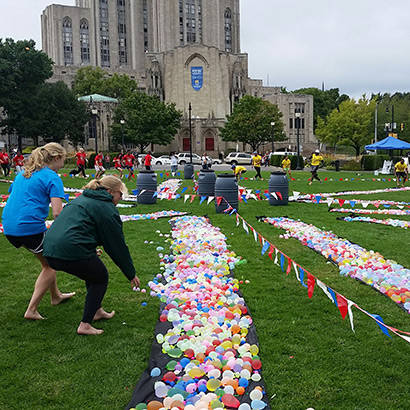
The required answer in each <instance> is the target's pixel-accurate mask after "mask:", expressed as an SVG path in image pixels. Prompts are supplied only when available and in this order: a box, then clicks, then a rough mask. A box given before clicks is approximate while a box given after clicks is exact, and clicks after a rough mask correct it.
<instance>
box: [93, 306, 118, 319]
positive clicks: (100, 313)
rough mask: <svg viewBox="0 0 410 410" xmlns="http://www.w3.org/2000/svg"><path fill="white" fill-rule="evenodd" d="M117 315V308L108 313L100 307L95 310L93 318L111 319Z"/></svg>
mask: <svg viewBox="0 0 410 410" xmlns="http://www.w3.org/2000/svg"><path fill="white" fill-rule="evenodd" d="M114 315H115V310H113V311H112V312H110V313H108V312H106V311H105V310H104V309H103V308H99V309H98V310H97V312H95V315H94V319H93V320H101V319H107V320H108V319H111V318H112V317H113V316H114Z"/></svg>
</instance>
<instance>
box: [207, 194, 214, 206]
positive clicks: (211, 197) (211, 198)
mask: <svg viewBox="0 0 410 410" xmlns="http://www.w3.org/2000/svg"><path fill="white" fill-rule="evenodd" d="M213 200H214V197H213V196H208V201H207V203H206V204H207V205H209V204H210V203H211V202H212V201H213Z"/></svg>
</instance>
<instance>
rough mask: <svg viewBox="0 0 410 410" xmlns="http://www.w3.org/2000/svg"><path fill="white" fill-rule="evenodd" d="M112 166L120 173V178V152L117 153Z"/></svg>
mask: <svg viewBox="0 0 410 410" xmlns="http://www.w3.org/2000/svg"><path fill="white" fill-rule="evenodd" d="M113 161H114V168H115V169H116V170H117V171H118V172H119V173H120V178H121V179H122V164H121V162H122V156H121V154H117V155H116V156H115V157H114V159H113Z"/></svg>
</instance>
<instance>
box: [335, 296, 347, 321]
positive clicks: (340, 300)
mask: <svg viewBox="0 0 410 410" xmlns="http://www.w3.org/2000/svg"><path fill="white" fill-rule="evenodd" d="M336 298H337V307H338V308H339V310H340V313H341V314H342V318H343V319H344V318H345V317H346V315H347V300H346V298H344V297H343V296H342V295H339V294H337V295H336Z"/></svg>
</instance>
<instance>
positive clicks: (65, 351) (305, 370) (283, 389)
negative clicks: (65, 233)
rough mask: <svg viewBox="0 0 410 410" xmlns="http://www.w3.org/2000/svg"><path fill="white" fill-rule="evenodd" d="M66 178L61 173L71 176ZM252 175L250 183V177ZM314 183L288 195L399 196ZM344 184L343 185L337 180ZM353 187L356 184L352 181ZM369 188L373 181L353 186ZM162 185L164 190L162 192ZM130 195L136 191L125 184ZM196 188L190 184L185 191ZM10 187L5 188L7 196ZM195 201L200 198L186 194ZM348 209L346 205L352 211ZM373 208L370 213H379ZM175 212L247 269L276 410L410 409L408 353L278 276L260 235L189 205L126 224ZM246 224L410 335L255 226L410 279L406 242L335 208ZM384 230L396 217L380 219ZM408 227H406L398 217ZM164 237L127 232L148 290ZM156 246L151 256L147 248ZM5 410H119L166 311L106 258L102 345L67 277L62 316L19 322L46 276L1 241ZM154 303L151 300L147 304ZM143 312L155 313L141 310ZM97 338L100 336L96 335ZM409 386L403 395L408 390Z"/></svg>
mask: <svg viewBox="0 0 410 410" xmlns="http://www.w3.org/2000/svg"><path fill="white" fill-rule="evenodd" d="M63 172H64V171H63ZM252 175H253V172H249V173H248V174H247V175H246V176H247V177H250V176H252ZM308 175H309V174H308V173H307V172H294V176H295V178H296V181H292V182H291V183H290V190H291V191H292V190H295V191H300V192H309V193H316V192H335V191H342V190H372V189H380V188H386V187H394V185H395V183H394V182H393V181H391V182H388V181H385V182H383V181H371V180H370V181H369V180H368V179H371V178H372V177H373V176H372V175H371V174H364V173H362V174H361V176H357V175H356V173H349V172H340V173H336V172H326V171H322V172H321V173H320V175H321V176H322V177H324V176H327V177H328V178H329V179H330V178H332V179H333V181H329V180H328V181H327V182H324V183H323V184H321V185H319V184H315V183H314V184H313V185H312V186H308V185H307V183H306V181H307V177H308ZM263 176H264V178H265V180H264V181H250V180H247V181H241V185H242V186H245V187H249V188H252V189H267V187H268V178H269V174H268V173H267V172H266V173H263ZM340 177H343V178H348V179H349V180H348V181H339V178H340ZM351 178H356V180H354V181H351V180H350V179H351ZM357 178H359V179H360V178H366V179H367V180H366V181H361V180H357ZM63 181H64V184H65V186H66V187H81V186H82V185H83V182H84V181H83V180H82V179H80V178H68V177H63ZM160 181H161V180H159V182H160ZM127 185H128V187H129V189H130V190H131V189H134V188H135V182H132V183H127ZM183 186H191V187H192V181H183ZM7 189H8V185H7V184H5V183H0V194H5V193H6V192H7ZM189 192H192V191H189ZM343 198H345V199H349V198H351V199H353V198H357V199H360V198H361V199H369V200H370V199H388V200H395V201H407V202H410V193H409V192H408V191H407V192H392V193H382V194H373V195H352V196H347V197H343ZM346 206H347V207H348V206H349V205H346ZM372 208H373V207H372V206H369V208H368V209H372ZM165 209H174V210H181V211H189V212H191V213H192V214H196V215H208V216H209V218H210V220H211V223H213V224H214V225H216V226H219V227H221V229H222V230H223V232H224V233H225V235H226V236H227V241H228V243H229V245H230V247H231V249H232V250H234V251H235V252H236V253H237V255H240V256H242V257H243V258H246V260H247V263H246V264H242V265H240V266H238V267H237V268H236V269H235V272H234V274H235V276H236V277H237V278H238V279H248V280H249V281H250V283H249V284H244V285H243V286H242V288H241V290H242V292H243V294H244V297H245V300H246V302H247V304H248V306H249V309H250V311H251V315H252V318H253V320H254V323H255V325H256V329H257V332H258V336H259V342H260V356H261V360H262V363H263V377H264V381H265V384H266V389H267V395H268V397H269V398H271V399H270V404H271V406H272V407H273V408H278V409H306V408H308V407H313V408H315V409H316V410H318V409H408V408H409V406H410V391H409V363H410V346H409V344H407V343H406V342H405V341H404V340H402V339H400V338H399V337H397V336H395V335H392V338H391V339H389V338H387V337H386V336H385V335H383V334H382V332H381V331H380V330H379V328H378V326H377V324H376V323H375V322H374V321H373V320H371V319H369V318H368V317H367V316H365V315H364V314H362V313H361V312H359V311H358V310H357V309H353V314H354V323H355V330H356V333H353V332H352V331H351V329H350V324H349V320H348V318H346V319H345V320H344V321H343V320H342V318H341V315H340V313H339V311H338V309H337V307H335V306H334V305H333V304H332V303H331V302H330V301H329V300H328V298H327V297H326V296H325V295H324V294H323V292H322V291H321V290H320V289H319V288H318V287H316V288H315V294H314V296H313V298H312V299H309V298H308V296H307V290H306V288H304V287H302V286H301V285H300V283H298V282H297V281H296V278H295V276H294V274H290V275H289V276H288V277H286V275H285V274H284V273H282V271H281V270H280V268H279V267H278V266H276V265H274V264H273V263H272V262H271V261H270V259H269V258H268V256H267V254H265V256H262V255H261V247H260V245H259V244H257V243H255V241H254V239H253V236H252V235H249V236H248V235H246V233H245V232H244V230H243V229H242V228H241V227H238V228H237V227H236V224H235V218H234V217H233V216H227V215H221V214H218V215H217V214H215V204H214V202H212V203H211V204H210V205H206V202H204V203H203V204H202V205H199V200H198V199H197V200H195V201H194V202H193V203H192V204H190V203H189V201H187V203H186V204H184V203H183V201H182V200H181V199H179V200H177V201H167V200H163V201H158V203H157V204H155V205H151V206H147V205H145V206H144V205H138V206H137V207H135V208H129V209H128V208H121V209H119V211H120V213H121V214H136V213H150V212H155V211H159V210H165ZM239 212H240V214H241V215H242V216H243V217H244V218H245V219H246V220H247V221H248V222H249V223H251V224H252V225H253V226H254V227H255V228H256V229H257V231H259V232H260V233H261V234H262V235H263V236H264V237H265V238H267V239H268V240H269V241H270V242H272V243H273V244H275V245H276V246H277V247H278V248H279V249H281V250H282V251H284V252H285V253H287V254H288V255H289V256H290V257H292V258H293V259H294V260H295V261H296V262H297V263H299V264H300V265H301V266H303V267H305V268H306V269H307V270H308V271H310V272H311V273H312V274H314V275H315V276H317V277H318V278H319V279H320V280H321V281H323V282H324V283H326V284H327V285H329V286H331V287H332V288H333V289H335V290H336V291H337V292H340V293H341V294H343V295H345V296H346V297H347V298H349V299H351V300H353V301H354V302H356V303H357V304H358V305H360V306H361V307H362V308H364V309H366V310H367V311H368V312H371V313H377V314H379V315H381V316H382V318H383V319H384V321H385V323H387V324H389V325H392V326H394V327H396V328H398V329H402V330H405V331H410V320H409V315H408V314H407V313H405V312H404V311H403V310H401V309H400V308H399V307H398V306H396V305H395V303H394V302H392V301H391V300H390V299H388V298H387V297H384V296H383V295H381V294H379V293H378V292H376V291H374V290H373V289H371V288H370V287H369V286H366V285H363V284H361V283H359V282H358V281H355V280H353V279H350V278H345V277H341V276H340V275H339V273H338V268H337V267H336V266H335V265H333V264H330V263H326V260H325V259H324V258H323V257H322V256H320V255H318V254H316V253H315V252H314V251H312V250H310V249H308V248H306V247H304V246H303V245H302V244H300V243H299V242H298V241H296V240H294V239H288V240H286V239H282V238H280V237H279V236H280V235H281V234H282V233H283V231H281V230H278V229H275V228H273V227H272V226H270V225H268V224H263V223H258V222H257V221H256V218H255V216H259V215H266V216H285V215H286V216H288V217H291V218H295V219H301V220H302V221H304V222H307V223H312V224H314V225H316V226H317V227H319V228H325V229H327V230H332V231H333V232H334V233H335V234H337V235H338V236H341V237H344V238H347V239H349V240H350V241H352V242H355V243H357V244H359V245H361V246H363V247H364V248H366V249H369V250H371V249H373V250H375V251H379V252H381V254H382V255H384V256H385V257H386V258H388V259H393V260H396V261H397V262H398V263H400V264H402V265H403V266H405V267H407V268H408V267H410V253H409V245H410V237H409V232H408V230H405V229H401V228H394V227H389V226H384V225H378V224H377V225H376V224H364V223H347V222H343V221H337V220H336V217H337V216H341V214H338V213H329V212H328V210H327V205H326V204H324V205H315V204H295V203H291V204H289V205H288V206H286V207H272V206H269V204H268V202H267V201H258V202H257V201H253V200H251V201H249V203H248V204H247V205H245V204H243V203H241V204H240V206H239ZM375 217H376V218H388V217H390V216H377V215H376V216H375ZM392 218H396V219H406V220H410V217H409V216H392ZM156 230H160V231H161V232H164V233H166V232H169V231H170V225H169V223H168V220H166V219H161V220H158V221H139V222H127V223H125V224H124V232H125V236H126V241H127V243H128V246H129V248H130V251H131V255H132V257H133V259H134V263H135V266H136V269H137V272H138V275H139V277H140V279H141V282H142V284H143V286H145V287H146V288H147V283H148V281H149V280H151V279H152V278H153V276H155V275H156V274H158V273H159V272H160V270H159V258H158V252H157V251H156V247H157V246H158V245H159V244H161V245H162V244H163V240H162V238H160V237H159V236H158V234H157V233H155V231H156ZM146 240H148V241H154V244H145V243H144V241H146ZM0 260H1V269H0V278H1V287H0V358H1V360H0V408H1V409H25V408H30V409H31V408H34V409H122V408H124V407H125V405H126V404H127V403H128V401H129V400H130V398H131V394H132V390H133V388H134V386H135V384H136V382H137V380H138V379H139V376H140V374H141V373H142V372H143V370H144V369H145V368H146V366H147V363H148V357H149V353H150V348H151V344H152V341H153V330H154V326H155V324H156V321H157V320H158V308H159V303H158V300H157V299H153V298H150V297H149V296H148V295H147V294H145V295H144V294H142V293H135V292H132V291H131V289H130V286H129V284H128V282H127V280H126V278H125V277H124V276H123V275H122V273H121V272H120V271H119V269H118V268H117V267H116V266H115V265H114V264H113V263H112V262H111V260H110V259H109V258H108V257H107V256H106V255H103V260H104V262H105V263H106V264H107V266H108V270H109V272H110V284H109V287H108V291H107V294H106V297H105V299H104V307H105V308H106V309H115V310H116V312H117V314H116V316H115V318H114V319H112V320H111V321H107V322H105V323H102V324H101V325H100V326H101V327H102V328H104V330H105V333H104V334H103V335H102V336H99V337H79V336H77V335H76V333H75V330H76V327H77V325H78V322H79V321H80V319H81V316H82V308H83V303H84V295H85V287H84V285H83V282H82V281H80V280H78V279H77V278H75V277H73V276H70V275H68V274H66V273H62V272H59V273H58V274H57V277H58V283H59V286H60V288H61V290H63V291H76V292H77V295H76V296H75V297H74V298H73V299H72V300H70V301H68V302H67V303H64V304H63V305H60V306H56V307H54V306H51V305H50V303H49V298H48V296H46V297H45V298H44V300H43V301H42V303H41V304H40V312H41V313H42V314H43V315H45V316H46V317H47V320H44V321H39V322H29V321H26V320H24V319H23V314H24V311H25V309H26V306H27V303H28V301H29V298H30V296H31V293H32V290H33V286H34V282H35V280H36V277H37V275H38V273H39V271H40V264H39V263H38V262H36V260H35V259H34V257H33V256H32V255H30V254H29V253H28V252H27V251H24V250H21V249H20V250H17V249H15V248H13V247H12V246H11V245H10V244H9V243H8V241H7V240H6V238H5V237H4V235H0ZM148 293H149V292H148ZM142 302H147V306H145V307H144V306H142V305H141V303H142ZM97 327H99V326H97ZM406 386H407V387H406Z"/></svg>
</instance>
